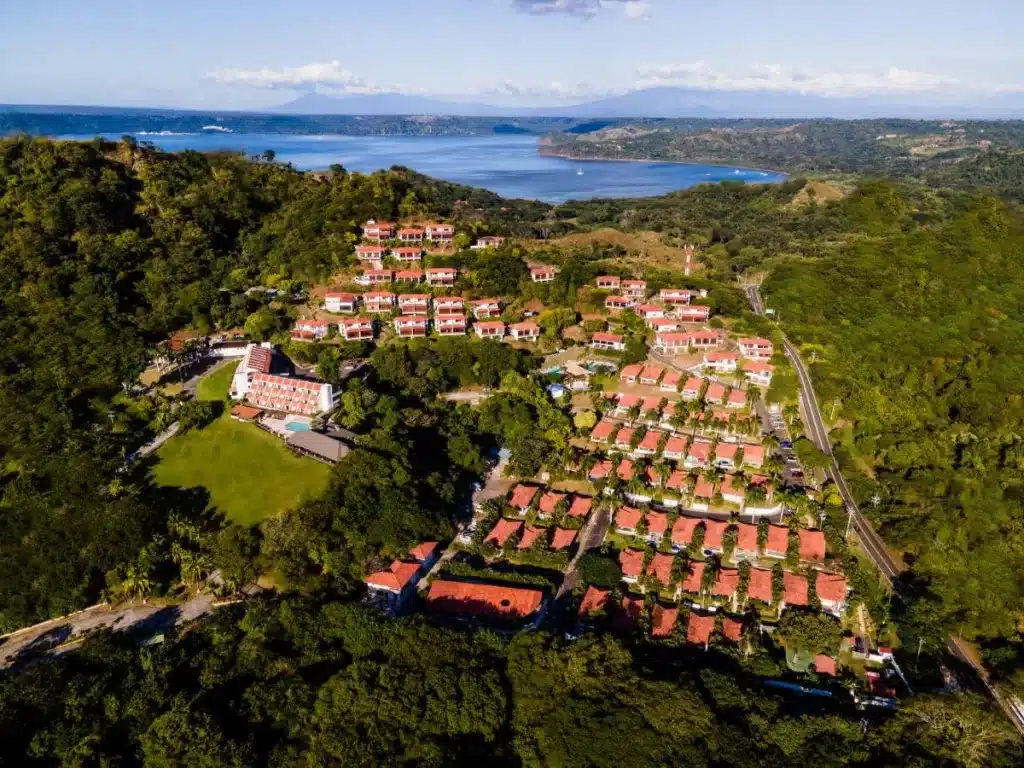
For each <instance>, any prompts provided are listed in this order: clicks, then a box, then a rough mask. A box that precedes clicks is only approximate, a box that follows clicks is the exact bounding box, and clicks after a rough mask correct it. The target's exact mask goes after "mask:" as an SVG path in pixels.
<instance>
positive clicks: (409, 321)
mask: <svg viewBox="0 0 1024 768" xmlns="http://www.w3.org/2000/svg"><path fill="white" fill-rule="evenodd" d="M429 324H430V323H429V321H428V320H427V318H426V317H424V316H421V315H402V316H401V317H396V318H395V323H394V325H395V332H396V333H397V334H398V335H399V336H400V337H401V338H403V339H417V338H424V337H425V336H426V335H427V326H428V325H429Z"/></svg>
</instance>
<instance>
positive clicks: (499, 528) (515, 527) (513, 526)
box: [484, 518, 523, 547]
mask: <svg viewBox="0 0 1024 768" xmlns="http://www.w3.org/2000/svg"><path fill="white" fill-rule="evenodd" d="M522 527H523V524H522V523H521V522H519V521H518V520H506V519H504V518H503V519H501V520H499V521H498V522H497V524H496V525H495V526H494V528H492V529H491V532H490V533H489V534H487V538H486V539H484V541H485V542H488V541H493V542H495V543H496V544H497V545H498V546H499V547H503V546H505V542H506V541H508V540H509V538H510V537H511V536H513V535H515V534H517V533H519V529H520V528H522Z"/></svg>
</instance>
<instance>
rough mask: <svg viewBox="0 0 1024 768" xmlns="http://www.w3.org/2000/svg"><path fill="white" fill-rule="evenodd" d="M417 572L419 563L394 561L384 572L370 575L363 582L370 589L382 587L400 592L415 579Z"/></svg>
mask: <svg viewBox="0 0 1024 768" xmlns="http://www.w3.org/2000/svg"><path fill="white" fill-rule="evenodd" d="M419 572H420V565H419V563H403V562H402V561H401V560H395V561H394V562H393V563H391V565H390V566H389V567H388V569H387V570H386V571H378V572H377V573H371V574H370V575H369V576H367V577H366V578H365V579H363V581H365V582H366V584H368V585H369V586H371V587H383V588H385V589H393V590H395V591H396V592H401V591H402V590H403V589H405V587H406V585H408V584H409V582H411V581H412V580H413V579H414V578H416V574H418V573H419Z"/></svg>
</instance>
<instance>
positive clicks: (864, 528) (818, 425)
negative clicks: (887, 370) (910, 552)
mask: <svg viewBox="0 0 1024 768" xmlns="http://www.w3.org/2000/svg"><path fill="white" fill-rule="evenodd" d="M746 290H747V298H748V300H749V301H750V306H751V307H753V309H754V313H755V314H758V315H763V314H764V305H763V304H762V302H761V296H760V294H759V293H758V288H757V286H756V285H752V286H748V287H747V289H746ZM782 345H783V349H784V350H785V352H786V357H788V358H789V360H790V361H791V362H792V363H793V368H794V370H796V374H797V378H798V379H799V382H800V406H801V410H802V411H803V413H804V426H805V427H806V428H807V433H808V434H807V436H808V437H809V438H810V439H811V441H812V442H814V444H815V445H817V446H818V448H819V449H821V451H823V452H824V453H825V454H826V455H827V456H828V457H829V459H830V461H831V466H830V467H829V468H828V469H827V470H826V473H825V474H826V476H827V477H828V478H830V479H831V480H833V481H834V482H835V484H836V487H837V488H838V490H839V493H840V495H841V496H842V498H843V501H844V503H845V504H846V510H847V514H849V515H850V518H851V519H850V524H851V527H852V528H853V529H854V530H855V531H857V535H858V537H859V538H860V541H861V545H862V546H863V547H864V550H865V551H866V552H867V554H868V557H870V558H871V561H872V562H873V563H874V564H875V567H877V568H878V571H879V573H881V574H882V577H883V578H884V579H885V580H886V582H887V583H888V584H889V586H890V587H892V588H893V593H894V594H895V595H896V596H897V597H899V591H898V588H897V587H896V585H894V584H893V580H894V579H895V578H896V577H897V576H899V574H900V572H901V571H902V570H903V569H902V568H901V567H900V564H899V563H897V562H896V560H895V559H894V558H893V557H892V555H891V554H890V553H889V550H888V549H887V548H886V546H885V543H884V542H883V541H882V539H881V537H880V536H879V535H878V534H877V533H876V532H875V530H874V528H872V527H871V524H870V523H869V522H868V521H867V519H865V517H864V515H863V514H862V513H861V511H860V507H858V506H857V502H856V501H855V500H854V498H853V494H852V493H850V489H849V486H847V484H846V479H845V478H844V477H843V473H842V472H841V471H840V470H839V464H838V463H837V462H836V459H835V455H834V454H833V453H832V441H831V440H830V439H829V436H828V430H827V429H826V428H825V422H824V421H823V420H822V418H821V410H820V408H819V407H818V399H817V396H816V395H815V394H814V384H813V382H812V381H811V377H810V374H809V373H808V372H807V368H806V367H805V366H804V363H803V361H802V360H801V359H800V354H799V352H798V351H797V348H796V347H795V346H793V344H792V343H790V341H789V340H788V339H786V338H785V337H783V341H782ZM946 647H947V649H948V650H949V652H950V653H951V654H952V655H953V656H954V657H956V658H957V659H959V660H960V661H962V662H963V663H965V664H967V665H968V666H969V667H970V668H971V669H973V670H974V672H975V675H976V676H977V682H978V683H979V684H980V686H981V687H983V688H984V689H985V690H986V691H987V692H988V693H989V695H990V696H991V697H992V698H993V700H994V701H995V702H996V703H997V704H998V705H999V706H1000V707H1001V708H1002V710H1003V712H1005V713H1006V716H1007V717H1008V718H1010V720H1011V722H1013V724H1014V725H1015V726H1016V727H1017V730H1018V731H1020V732H1021V734H1024V718H1021V716H1020V715H1019V714H1018V713H1017V712H1016V711H1015V710H1014V709H1013V708H1012V707H1011V706H1010V705H1009V704H1008V703H1007V701H1006V700H1005V699H1004V698H1003V697H1002V695H1000V693H999V692H998V691H997V690H996V689H995V688H994V687H993V686H992V684H991V683H990V682H989V680H988V673H987V672H986V671H985V669H984V668H983V667H982V666H980V665H979V664H977V663H976V662H975V661H974V660H973V659H972V658H971V657H970V656H969V655H968V654H967V652H966V650H965V646H964V644H963V643H962V642H961V641H960V640H958V639H957V638H955V637H949V638H948V639H947V640H946Z"/></svg>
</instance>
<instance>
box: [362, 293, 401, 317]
mask: <svg viewBox="0 0 1024 768" xmlns="http://www.w3.org/2000/svg"><path fill="white" fill-rule="evenodd" d="M394 307H395V294H393V293H388V292H387V291H378V292H374V293H364V294H363V308H364V309H365V310H366V311H367V312H390V311H391V310H392V309H394Z"/></svg>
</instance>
